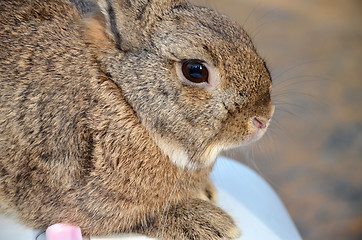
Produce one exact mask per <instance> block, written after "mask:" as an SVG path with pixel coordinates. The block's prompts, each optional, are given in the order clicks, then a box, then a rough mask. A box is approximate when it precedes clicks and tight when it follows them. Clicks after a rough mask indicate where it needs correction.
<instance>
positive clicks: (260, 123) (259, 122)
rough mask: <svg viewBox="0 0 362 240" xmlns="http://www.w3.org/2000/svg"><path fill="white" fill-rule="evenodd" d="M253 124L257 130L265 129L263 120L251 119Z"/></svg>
mask: <svg viewBox="0 0 362 240" xmlns="http://www.w3.org/2000/svg"><path fill="white" fill-rule="evenodd" d="M253 124H254V126H255V127H257V128H259V129H263V128H266V124H265V122H264V121H263V120H260V119H259V118H257V117H253Z"/></svg>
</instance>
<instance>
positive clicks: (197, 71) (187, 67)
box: [182, 60, 209, 83]
mask: <svg viewBox="0 0 362 240" xmlns="http://www.w3.org/2000/svg"><path fill="white" fill-rule="evenodd" d="M182 74H183V75H184V76H185V78H186V79H187V80H189V81H191V82H193V83H202V82H208V78H209V71H208V70H207V68H206V67H205V65H204V64H203V63H202V62H201V61H200V60H187V61H185V62H184V63H183V64H182Z"/></svg>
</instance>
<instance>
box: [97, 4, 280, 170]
mask: <svg viewBox="0 0 362 240" xmlns="http://www.w3.org/2000/svg"><path fill="white" fill-rule="evenodd" d="M98 4H99V5H100V8H101V11H102V13H103V15H104V19H105V21H104V22H105V25H104V26H105V31H104V32H105V35H107V36H108V37H109V38H110V39H112V42H113V43H114V46H116V48H117V51H114V54H111V55H107V56H104V57H103V58H102V62H103V65H104V67H105V71H106V72H107V73H108V74H109V75H110V76H111V78H112V79H113V81H114V82H115V83H116V84H117V85H118V86H119V88H120V90H121V91H122V93H123V95H124V97H125V99H126V100H127V102H128V103H129V104H130V106H131V107H132V108H133V109H134V111H135V113H136V114H137V116H138V118H139V120H140V122H141V123H142V125H143V126H144V127H145V128H146V129H147V130H148V132H149V134H150V136H151V137H152V138H153V139H154V140H155V142H156V143H157V144H158V146H159V147H160V149H161V150H162V152H163V153H164V154H165V155H167V156H169V158H170V160H171V161H173V162H174V163H175V164H177V165H178V166H179V167H187V168H191V169H196V168H202V167H207V166H209V165H211V164H212V163H213V161H214V160H215V158H216V155H217V154H218V152H219V151H220V150H222V149H225V148H230V147H233V146H237V145H242V144H246V143H249V142H251V141H253V140H256V139H258V138H260V137H261V136H262V135H263V133H264V132H265V130H266V128H267V126H268V124H269V121H270V118H271V116H272V114H273V110H274V107H273V105H272V103H271V98H270V91H271V77H270V74H269V72H268V69H267V67H266V66H265V63H264V61H263V60H262V59H261V58H260V57H259V55H258V54H257V52H256V50H255V48H254V46H253V44H252V42H251V40H250V38H249V36H248V35H247V33H246V32H245V31H244V30H243V29H242V28H241V27H240V26H238V25H237V24H235V23H233V22H232V21H231V20H229V19H228V18H226V17H225V16H222V15H220V14H218V13H217V12H215V11H212V10H209V9H207V8H203V7H197V6H193V5H191V4H189V3H188V2H186V1H182V0H175V1H166V0H153V1H152V0H150V1H146V0H138V1H137V0H136V1H126V0H118V1H106V0H99V1H98Z"/></svg>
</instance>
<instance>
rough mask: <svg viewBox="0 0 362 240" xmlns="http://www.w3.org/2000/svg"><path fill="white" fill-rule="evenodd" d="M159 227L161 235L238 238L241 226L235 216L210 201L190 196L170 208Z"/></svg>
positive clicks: (209, 238) (164, 236)
mask: <svg viewBox="0 0 362 240" xmlns="http://www.w3.org/2000/svg"><path fill="white" fill-rule="evenodd" d="M162 220H163V221H162V223H161V224H160V225H159V227H158V229H157V234H156V237H158V238H160V239H205V240H214V239H234V238H237V237H239V236H240V230H239V229H238V227H237V226H236V225H235V223H234V220H233V219H232V218H231V217H230V216H229V215H228V214H227V213H226V212H225V211H223V210H222V209H220V208H219V207H217V206H215V205H214V204H213V203H211V202H210V201H204V200H200V199H192V200H191V199H190V200H189V201H186V202H184V203H182V204H177V205H174V206H172V207H171V208H170V210H169V212H168V214H167V216H166V215H164V216H163V219H162Z"/></svg>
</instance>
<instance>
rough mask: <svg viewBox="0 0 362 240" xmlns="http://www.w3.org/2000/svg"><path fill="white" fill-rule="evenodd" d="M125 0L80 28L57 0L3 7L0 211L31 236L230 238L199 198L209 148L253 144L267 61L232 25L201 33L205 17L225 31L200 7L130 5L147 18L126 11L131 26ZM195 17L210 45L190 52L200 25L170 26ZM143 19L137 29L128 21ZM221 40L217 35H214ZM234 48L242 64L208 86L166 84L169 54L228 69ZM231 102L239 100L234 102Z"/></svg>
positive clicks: (224, 218)
mask: <svg viewBox="0 0 362 240" xmlns="http://www.w3.org/2000/svg"><path fill="white" fill-rule="evenodd" d="M126 2H127V1H118V4H119V5H118V4H117V3H108V2H106V1H99V5H100V7H101V9H102V12H103V14H104V15H101V14H100V13H98V14H95V15H94V16H92V17H90V18H89V19H87V20H82V19H81V16H80V14H79V13H78V11H77V10H76V9H75V7H74V6H73V5H72V4H71V3H69V2H67V1H61V0H56V1H50V0H49V1H12V2H11V3H9V2H8V1H1V2H0V11H1V16H0V42H1V45H0V61H1V65H0V91H1V92H0V209H2V210H4V211H7V212H12V213H14V214H16V216H17V217H18V218H19V220H20V221H22V222H24V223H26V224H28V225H29V226H32V227H36V228H43V227H46V226H48V225H50V224H54V223H57V222H68V223H72V224H75V225H78V226H80V227H81V229H82V231H83V233H84V234H86V235H100V234H109V233H117V232H139V233H145V234H148V235H150V236H156V235H157V236H159V237H160V236H163V237H165V238H166V239H194V238H200V239H223V238H234V237H236V236H238V234H239V231H238V229H237V227H236V226H235V225H234V223H233V220H232V219H231V218H230V217H229V216H228V215H227V214H226V213H225V212H224V211H222V210H221V209H220V208H218V207H216V206H215V205H214V203H212V202H210V201H209V199H213V198H214V193H213V187H212V184H211V183H210V182H209V180H208V174H209V171H210V170H211V167H212V165H213V161H214V160H215V157H216V155H217V153H218V151H219V150H221V149H222V148H225V147H230V146H232V145H235V144H236V143H241V142H243V141H249V140H252V139H254V138H257V137H258V136H257V135H258V134H259V135H260V133H254V132H253V130H250V129H251V127H250V126H251V125H250V118H251V117H253V116H259V117H260V118H263V119H266V121H268V119H270V117H271V114H272V105H271V103H270V95H269V91H270V77H269V74H268V72H267V70H266V68H265V65H264V63H263V61H262V60H261V59H260V58H259V57H258V56H257V55H256V53H255V50H254V48H253V47H252V45H251V42H249V40H248V38H247V36H246V35H243V34H245V33H243V32H242V31H241V32H239V33H238V32H237V31H238V29H237V28H234V27H233V26H228V25H227V26H228V28H226V30H220V29H219V30H218V27H217V26H216V27H215V29H213V30H212V31H210V33H208V32H207V31H206V30H205V29H207V28H212V24H213V23H212V19H214V21H221V24H228V22H227V21H226V20H225V18H223V17H218V15H215V14H216V13H214V12H211V11H210V10H207V9H203V8H196V7H193V6H191V5H188V4H186V3H184V2H183V1H179V2H178V4H183V5H176V3H169V8H167V7H165V8H166V9H167V11H166V10H161V9H157V7H155V5H150V4H152V3H144V2H142V1H135V3H132V4H135V5H136V6H129V5H127V7H129V8H132V7H136V8H134V9H137V11H138V10H139V9H143V11H144V12H143V13H139V12H137V11H135V10H133V12H132V11H128V14H125V15H127V17H129V18H132V19H134V21H135V23H129V24H127V25H126V26H123V25H122V26H120V25H121V24H120V23H122V21H120V20H119V21H118V20H117V18H119V19H122V20H124V19H123V18H122V17H124V16H123V15H122V10H121V9H122V8H120V7H119V6H122V7H124V5H125V4H127V3H126ZM154 2H157V1H154ZM132 4H131V5H132ZM155 4H156V3H155ZM149 5H150V6H149ZM140 6H142V7H143V8H140ZM106 10H107V11H108V12H107V13H104V12H105V11H106ZM126 10H129V9H127V8H126ZM196 10H197V11H200V15H197V14H196V15H195V18H196V19H197V20H198V21H199V22H202V23H203V24H206V22H205V21H206V20H208V21H209V20H210V21H211V24H210V25H203V26H202V27H203V28H205V29H203V30H202V31H204V32H205V33H203V34H205V35H206V36H209V37H210V39H208V40H205V41H204V42H202V43H198V44H197V45H198V46H201V49H203V50H200V52H196V53H195V50H196V46H194V47H193V48H194V49H192V48H191V47H190V49H188V48H186V49H185V48H182V44H181V47H180V43H179V42H178V41H179V40H178V38H185V37H186V38H187V37H188V35H187V34H189V35H190V34H193V31H195V29H197V27H199V26H198V24H199V23H198V22H196V23H195V24H190V25H189V26H188V28H187V29H188V30H189V31H190V32H189V33H187V31H185V30H182V27H183V26H182V24H179V25H175V24H174V21H183V19H185V18H188V17H190V16H191V15H192V14H193V13H194V11H196ZM152 11H155V12H156V13H153V12H152ZM164 11H165V12H164ZM112 12H113V15H112ZM107 14H108V15H107ZM132 14H134V15H137V14H140V15H137V16H138V18H135V17H134V16H132ZM153 14H155V16H153ZM173 14H174V15H176V17H174V16H173ZM204 15H210V16H209V19H206V20H205V19H203V17H205V16H204ZM156 16H157V17H156ZM161 16H162V17H164V18H165V19H167V18H170V19H171V20H169V21H164V20H163V19H162V17H161ZM114 18H116V19H114ZM141 18H144V19H143V20H142V21H143V23H142V24H143V26H139V27H137V26H134V24H137V21H140V19H141ZM145 19H146V20H147V21H146V20H145ZM215 19H216V20H215ZM193 21H194V20H193ZM193 21H192V20H190V22H193ZM115 28H118V29H115ZM130 29H133V32H129V31H130ZM178 31H183V32H186V33H187V34H186V35H185V36H183V35H182V34H181V35H180V36H179V35H178ZM218 31H220V33H219V34H220V35H221V36H224V37H225V38H226V39H225V40H223V39H222V38H221V37H219V36H216V37H215V38H214V39H211V38H213V36H212V35H210V34H211V32H212V33H215V32H216V33H217V32H218ZM228 31H231V32H230V35H228V36H230V39H227V37H226V36H225V34H226V33H227V32H228ZM126 33H129V34H127V35H125V34H126ZM155 33H157V34H155ZM137 34H139V36H137ZM203 34H201V35H200V36H197V34H195V39H194V40H192V39H190V42H192V41H202V39H203V38H205V36H204V35H203ZM233 34H235V35H233ZM137 37H138V38H137ZM140 37H141V38H140ZM238 37H241V38H242V39H237V38H238ZM215 39H216V40H218V41H221V40H222V41H224V42H223V43H224V44H225V46H223V47H224V48H219V47H218V48H216V46H219V45H220V43H216V44H212V43H210V41H212V40H215ZM143 41H145V42H143ZM183 41H184V40H183ZM234 41H236V42H237V43H236V45H240V46H241V47H240V49H235V51H236V52H238V51H239V52H240V54H242V55H241V56H239V57H240V58H249V59H248V60H245V61H246V62H247V63H250V64H249V65H248V64H244V63H242V64H241V65H242V66H241V67H231V69H233V70H232V71H230V70H229V69H226V68H225V69H224V68H218V70H217V74H214V75H215V76H216V75H217V76H222V77H220V79H221V80H217V81H216V82H217V83H216V84H214V85H212V84H211V80H210V86H211V87H210V89H207V88H206V87H205V88H203V87H199V86H192V85H191V86H190V84H189V85H187V84H185V83H184V82H182V81H170V80H169V81H167V80H166V81H165V79H170V76H172V77H171V78H172V79H176V78H177V73H176V71H175V69H174V68H175V66H176V65H175V63H174V62H177V60H176V59H181V60H182V59H187V58H192V59H196V58H202V59H205V58H206V59H205V61H210V62H213V63H214V64H220V66H228V65H230V64H235V63H234V61H235V58H233V57H230V59H229V58H224V57H223V56H225V54H227V51H228V48H230V46H231V45H232V44H234V43H233V42H234ZM238 41H239V42H238ZM185 44H186V45H187V44H190V43H185ZM207 48H210V49H207ZM202 51H205V52H209V51H212V52H213V55H212V54H206V53H203V52H202ZM243 53H245V54H243ZM188 55H190V57H187V56H188ZM238 61H240V59H239V60H238ZM241 61H244V60H241ZM255 64H256V65H255ZM244 65H245V66H244ZM254 65H255V66H254ZM240 69H242V71H241V70H240ZM210 72H211V71H210ZM241 72H244V73H245V74H246V75H247V77H244V79H247V81H249V82H248V84H245V83H242V82H241V81H239V80H237V81H236V82H233V83H228V82H225V81H224V80H222V79H228V78H235V77H236V76H237V77H241V80H242V75H240V74H241ZM254 75H255V76H254ZM215 76H213V77H214V78H215ZM207 87H209V86H207ZM221 88H222V89H223V91H224V92H223V93H222V94H219V95H217V96H216V94H215V92H216V91H219V92H220V91H221V90H220V89H221ZM200 92H201V94H200ZM256 92H258V93H256ZM238 97H242V98H243V99H248V100H247V101H246V100H243V103H236V104H235V101H236V100H235V99H237V98H238ZM204 105H206V107H205V106H204ZM208 109H209V110H208ZM240 109H242V110H243V111H241V110H240ZM244 110H245V111H244ZM205 112H206V113H205ZM195 129H196V130H197V131H195ZM236 135H239V136H236Z"/></svg>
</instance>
